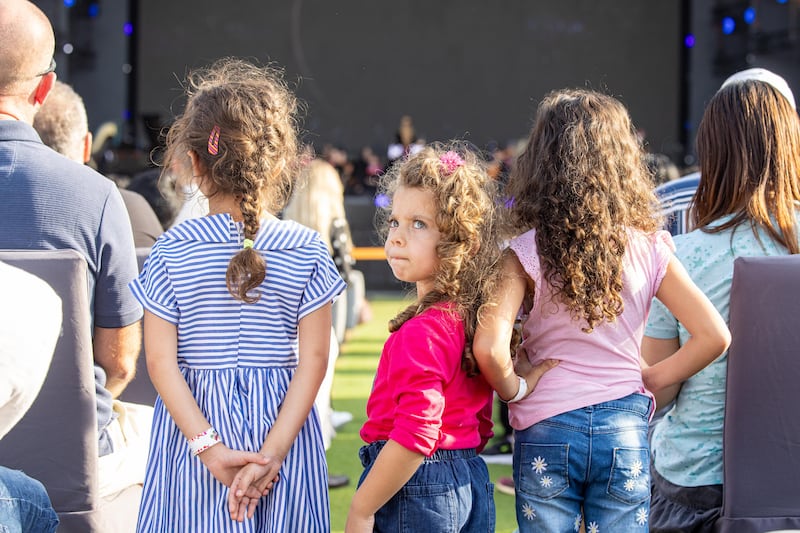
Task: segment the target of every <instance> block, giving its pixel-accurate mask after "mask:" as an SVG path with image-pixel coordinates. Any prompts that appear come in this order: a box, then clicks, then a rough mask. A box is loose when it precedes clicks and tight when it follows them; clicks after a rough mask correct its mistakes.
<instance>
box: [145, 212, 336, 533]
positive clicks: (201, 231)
mask: <svg viewBox="0 0 800 533" xmlns="http://www.w3.org/2000/svg"><path fill="white" fill-rule="evenodd" d="M240 232H241V224H240V223H236V222H234V221H233V220H232V219H231V218H230V216H229V215H227V214H220V215H214V216H208V217H203V218H199V219H192V220H187V221H185V222H183V223H182V224H180V225H178V226H177V227H175V228H173V229H171V230H170V231H168V232H166V233H164V234H163V235H162V236H161V237H160V238H159V239H158V241H157V242H156V243H155V245H154V246H153V249H152V251H151V252H150V255H149V257H148V259H147V262H146V263H145V264H144V267H143V268H142V272H141V274H140V276H139V278H138V279H136V280H134V281H133V282H131V284H130V287H131V290H132V291H133V293H134V294H135V295H136V297H137V299H138V300H139V301H140V302H141V303H142V305H143V306H144V307H145V308H146V309H147V310H149V311H150V312H152V313H153V314H155V315H157V316H159V317H161V318H163V319H164V320H167V321H169V322H171V323H174V324H176V325H177V328H178V366H179V368H180V371H181V373H182V374H183V376H184V378H185V379H186V382H187V383H188V385H189V389H190V390H191V391H192V393H193V394H194V396H195V399H196V400H197V403H198V405H199V406H200V409H201V410H202V411H203V413H204V415H205V416H206V418H207V419H208V421H209V422H210V423H211V425H212V426H214V428H216V429H217V431H218V432H219V434H220V436H221V438H222V441H223V442H224V443H225V444H226V445H227V446H229V447H230V448H232V449H238V450H249V451H257V450H258V449H259V448H260V447H261V445H262V444H263V442H264V439H265V438H266V435H267V432H268V431H269V429H270V427H271V426H272V424H273V423H274V422H275V419H276V417H277V415H278V410H279V408H280V406H281V402H282V401H283V399H284V397H285V395H286V390H287V388H288V386H289V381H290V380H291V379H292V376H293V375H294V371H295V369H296V367H297V358H298V340H297V326H298V322H299V320H300V319H301V318H302V317H304V316H305V315H307V314H309V313H311V312H312V311H314V310H316V309H318V308H319V307H321V306H322V305H324V304H326V303H329V302H331V301H332V300H333V299H334V298H335V297H336V296H337V295H339V294H340V293H341V292H342V291H343V290H344V288H345V284H344V281H343V280H342V279H341V277H340V276H339V273H338V272H337V270H336V267H335V265H334V263H333V261H332V259H331V257H330V253H329V252H328V249H327V248H326V246H325V244H324V243H323V242H322V240H321V239H320V237H319V235H318V234H317V233H316V232H314V231H312V230H310V229H308V228H305V227H303V226H301V225H299V224H297V223H295V222H290V221H281V220H270V221H265V222H264V223H262V227H261V229H260V231H259V233H258V235H257V236H256V238H255V239H254V241H255V245H254V248H255V249H256V250H258V251H259V252H260V253H261V254H262V255H263V257H264V258H265V260H266V264H267V275H266V278H265V280H264V282H263V283H262V284H261V286H260V287H259V288H258V292H259V294H260V299H259V300H258V302H257V303H255V304H245V303H243V302H241V301H239V300H236V299H234V298H233V297H232V296H231V295H230V294H229V293H228V289H227V288H226V286H225V272H226V269H227V267H228V263H229V261H230V259H231V257H233V255H234V253H236V252H237V251H238V250H240V249H241V234H240ZM280 478H281V479H280V481H279V482H278V483H276V484H275V486H274V488H273V490H272V491H271V492H270V493H269V494H268V495H267V496H266V497H264V498H262V499H261V501H260V502H259V503H258V506H257V508H256V512H255V515H254V517H253V518H252V519H251V520H245V522H244V523H241V524H240V523H238V522H234V521H233V520H231V518H230V515H229V513H228V507H227V496H228V488H227V487H226V486H224V485H223V484H221V483H219V482H218V481H217V480H216V479H215V478H214V477H213V476H212V475H211V473H210V472H209V471H208V470H207V469H206V468H205V466H204V465H203V464H202V462H201V461H200V459H198V458H197V457H193V456H192V455H191V453H190V451H189V447H188V445H187V443H186V439H185V438H184V436H183V435H182V434H181V432H180V430H179V429H178V427H177V426H176V425H175V423H174V422H173V420H172V417H171V416H170V414H169V412H168V411H167V410H166V408H165V407H164V404H163V403H162V401H161V398H160V397H159V398H158V399H157V400H156V404H155V416H154V419H153V431H152V437H151V441H150V452H149V456H148V460H147V472H146V474H145V482H144V493H143V495H142V503H141V507H140V511H139V521H138V525H137V531H140V532H159V533H161V532H167V531H168V532H187V533H188V532H191V533H197V532H212V531H213V532H288V531H292V532H294V531H304V532H315V531H329V530H330V505H329V501H328V485H327V465H326V463H325V451H324V448H323V441H322V433H321V431H320V425H319V419H318V417H317V414H316V411H312V413H311V416H309V418H308V420H307V421H306V423H305V425H304V426H303V428H302V429H301V430H300V434H299V435H298V437H297V440H296V441H295V443H294V446H293V447H292V449H291V450H290V451H289V454H288V455H287V456H286V459H285V461H284V462H283V466H282V468H281V472H280Z"/></svg>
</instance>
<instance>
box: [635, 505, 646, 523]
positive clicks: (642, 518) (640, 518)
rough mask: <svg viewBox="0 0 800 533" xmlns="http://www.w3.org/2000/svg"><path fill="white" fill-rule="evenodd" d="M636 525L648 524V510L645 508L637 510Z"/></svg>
mask: <svg viewBox="0 0 800 533" xmlns="http://www.w3.org/2000/svg"><path fill="white" fill-rule="evenodd" d="M636 523H637V524H639V525H640V526H643V525H645V524H646V523H647V510H646V509H645V508H644V507H642V508H641V509H637V510H636Z"/></svg>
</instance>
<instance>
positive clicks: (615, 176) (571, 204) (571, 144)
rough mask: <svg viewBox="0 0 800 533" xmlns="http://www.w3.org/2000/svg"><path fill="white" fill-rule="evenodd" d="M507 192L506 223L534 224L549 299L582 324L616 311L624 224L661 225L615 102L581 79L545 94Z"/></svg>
mask: <svg viewBox="0 0 800 533" xmlns="http://www.w3.org/2000/svg"><path fill="white" fill-rule="evenodd" d="M506 194H507V195H508V196H509V197H510V198H511V199H512V200H511V201H512V202H513V206H512V207H511V211H510V216H509V222H510V225H509V227H508V229H507V230H506V233H507V234H509V235H511V234H515V233H518V232H519V230H520V228H535V229H536V244H537V247H538V251H539V256H540V258H541V263H542V271H543V274H544V279H545V280H546V281H547V283H548V284H549V285H550V286H551V287H552V289H553V293H552V294H553V302H554V303H556V304H558V303H561V304H563V305H565V306H566V308H567V309H568V310H569V311H570V313H571V314H572V316H573V318H574V319H576V320H580V319H583V320H585V321H586V326H585V327H583V328H582V329H583V331H585V332H587V333H588V332H591V331H592V330H593V329H594V327H595V326H596V325H597V324H598V323H600V322H602V321H608V322H613V321H615V320H616V317H617V316H619V315H620V314H621V313H622V311H623V302H622V297H621V296H620V293H621V291H622V284H623V281H622V280H623V276H622V274H623V256H624V254H625V246H626V244H627V241H628V236H627V231H628V230H629V229H638V230H642V231H645V232H653V231H655V230H657V229H659V228H660V221H659V219H658V217H657V216H656V215H655V206H656V203H657V201H656V198H655V195H654V194H653V185H652V177H651V176H650V175H649V174H648V171H647V169H646V166H645V164H644V158H643V151H642V147H641V143H640V141H639V139H638V137H637V135H636V132H635V130H634V128H633V125H632V123H631V119H630V116H629V115H628V112H627V110H626V109H625V107H624V106H623V105H622V103H620V102H619V101H618V100H616V99H615V98H612V97H611V96H607V95H604V94H601V93H598V92H595V91H591V90H585V89H565V90H559V91H554V92H552V93H550V94H548V95H547V96H545V98H544V100H543V101H542V102H541V104H540V105H539V108H538V110H537V113H536V119H535V121H534V125H533V129H532V131H531V134H530V138H529V140H528V144H527V146H526V148H525V151H524V152H523V153H522V154H521V155H520V156H519V158H518V159H517V161H516V164H515V166H514V168H513V169H512V172H511V176H510V178H509V183H508V186H507V189H506Z"/></svg>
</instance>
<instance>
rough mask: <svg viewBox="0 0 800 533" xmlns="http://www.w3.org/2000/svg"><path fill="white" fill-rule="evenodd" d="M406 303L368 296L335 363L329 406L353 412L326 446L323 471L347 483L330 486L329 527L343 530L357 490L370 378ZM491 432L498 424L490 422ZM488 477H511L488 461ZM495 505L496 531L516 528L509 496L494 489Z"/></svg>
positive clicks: (505, 532)
mask: <svg viewBox="0 0 800 533" xmlns="http://www.w3.org/2000/svg"><path fill="white" fill-rule="evenodd" d="M404 304H405V302H404V301H403V300H402V299H401V297H400V295H398V296H397V297H388V296H380V297H377V296H376V297H373V298H370V305H371V307H372V320H370V321H369V322H368V323H366V324H361V325H359V326H357V327H356V328H355V329H354V330H353V331H352V332H350V335H349V336H348V339H347V341H346V342H345V343H344V346H343V347H342V352H341V355H340V356H339V359H338V361H337V363H336V374H335V378H334V382H333V407H334V409H336V410H337V411H349V412H351V413H353V421H352V422H350V423H348V424H347V425H345V426H344V427H342V428H340V429H339V432H338V434H337V435H336V438H335V439H334V440H333V444H332V445H331V447H330V449H329V450H328V469H329V471H330V473H331V474H334V475H341V474H345V475H347V476H349V477H350V485H349V486H347V487H343V488H338V489H332V490H331V491H330V495H331V530H332V531H334V532H337V531H338V532H342V531H344V523H345V519H346V518H347V510H348V509H349V507H350V500H351V499H352V498H353V494H354V493H355V490H356V484H357V483H358V478H359V476H360V475H361V472H362V467H361V462H360V461H359V459H358V449H359V448H360V447H361V445H362V444H364V443H363V441H362V440H361V437H359V435H358V432H359V430H360V429H361V426H362V424H363V423H364V421H365V420H366V404H367V397H368V396H369V391H370V389H371V388H372V379H373V377H374V376H375V369H376V368H377V366H378V358H379V357H380V353H381V349H382V348H383V343H384V341H385V340H386V337H387V336H388V334H389V333H388V329H387V323H388V321H389V319H390V318H392V317H393V316H394V315H395V314H397V312H398V311H399V310H400V309H402V308H403V307H404ZM495 427H496V429H495V432H497V431H498V430H499V426H495ZM489 474H490V475H491V478H492V480H493V481H494V480H497V478H499V477H501V476H510V475H511V466H506V465H489ZM495 504H496V506H497V529H496V531H498V532H500V533H510V532H512V531H514V529H515V528H516V519H515V517H514V498H513V496H508V495H506V494H502V493H499V492H495Z"/></svg>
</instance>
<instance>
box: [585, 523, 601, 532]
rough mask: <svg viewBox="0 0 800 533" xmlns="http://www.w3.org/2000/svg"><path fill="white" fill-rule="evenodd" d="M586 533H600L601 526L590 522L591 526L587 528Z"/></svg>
mask: <svg viewBox="0 0 800 533" xmlns="http://www.w3.org/2000/svg"><path fill="white" fill-rule="evenodd" d="M586 533H600V526H598V525H597V522H589V525H588V526H586Z"/></svg>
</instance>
